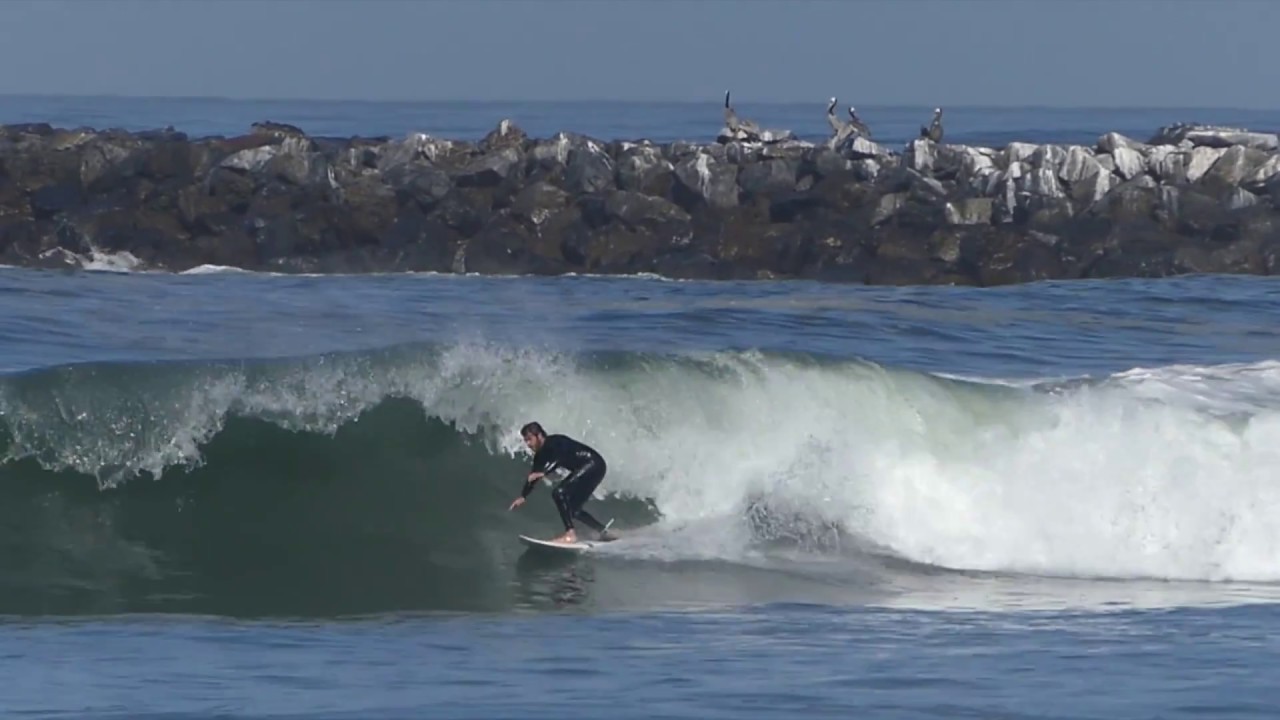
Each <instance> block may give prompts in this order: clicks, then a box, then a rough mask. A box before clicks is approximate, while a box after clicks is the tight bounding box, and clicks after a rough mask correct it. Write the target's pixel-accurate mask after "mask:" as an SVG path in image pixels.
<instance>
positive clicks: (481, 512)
mask: <svg viewBox="0 0 1280 720" xmlns="http://www.w3.org/2000/svg"><path fill="white" fill-rule="evenodd" d="M818 100H819V102H815V104H814V106H813V107H797V106H761V107H759V108H755V107H749V106H748V105H747V104H746V103H741V104H739V107H738V111H739V113H740V114H741V115H743V116H748V117H754V118H756V119H757V120H759V121H760V122H762V123H763V124H764V125H767V126H774V127H788V128H791V129H793V130H795V131H796V132H797V133H799V134H801V135H804V136H811V137H822V136H823V134H824V128H825V124H824V123H825V120H824V118H823V113H824V112H825V104H824V103H823V102H820V101H822V100H825V99H824V98H820V99H818ZM717 101H718V99H711V100H709V102H708V104H707V106H706V107H701V106H695V105H650V106H631V105H626V104H605V105H592V104H588V103H581V104H561V105H554V104H542V105H523V104H517V105H511V106H502V105H498V104H463V103H423V104H378V103H300V102H299V103H295V102H250V101H223V100H203V99H180V100H173V99H171V100H134V99H122V98H44V97H23V98H15V97H6V98H0V122H5V123H12V122H37V121H40V122H49V123H51V124H54V125H60V126H64V127H75V126H80V125H90V126H94V127H123V128H129V129H144V128H155V127H163V126H167V125H172V126H175V127H176V128H177V129H179V130H183V131H186V132H189V133H192V134H236V133H240V132H245V131H246V130H247V128H248V125H249V123H251V122H254V121H256V120H263V119H271V120H275V121H279V122H290V123H294V124H297V125H299V126H301V127H303V128H304V129H305V130H307V131H308V132H312V133H314V134H331V135H352V134H360V135H383V134H386V135H392V136H395V135H401V134H405V133H408V132H418V131H422V132H429V133H432V134H434V135H440V136H445V137H461V138H479V137H483V135H484V134H485V133H486V132H488V131H489V130H490V129H491V128H492V127H493V126H494V125H495V124H496V123H497V122H498V121H499V120H500V119H502V118H511V119H513V120H515V121H516V122H517V124H519V125H521V126H522V127H524V128H525V129H526V131H528V132H529V133H530V134H531V135H535V136H549V135H552V134H554V133H555V132H558V131H560V130H571V131H575V132H583V133H586V134H590V135H593V136H596V137H601V138H605V139H612V138H619V137H630V138H634V137H650V138H655V139H674V138H685V139H710V138H712V137H714V134H715V132H716V130H717V129H718V127H719V121H720V107H719V105H718V103H717ZM930 111H931V108H873V107H866V108H863V107H861V106H860V107H859V113H860V114H861V115H862V116H863V117H864V118H865V119H866V120H867V121H868V122H869V123H871V125H872V128H873V131H878V129H879V128H883V131H882V134H883V136H884V138H883V139H884V141H885V142H899V141H905V140H906V139H907V138H909V137H910V136H912V135H914V134H915V132H916V131H917V129H918V126H919V125H920V124H922V123H926V122H927V121H928V117H929V112H930ZM1189 120H1196V121H1201V122H1213V123H1222V124H1231V125H1244V126H1247V127H1251V128H1253V129H1260V130H1261V129H1271V130H1274V129H1275V128H1276V127H1277V125H1280V114H1278V113H1258V112H1242V111H1231V110H1218V111H1215V110H1199V111H1194V112H1193V111H1172V110H1123V111H1120V110H1105V111H1104V110H1080V109H1076V110H1055V109H982V108H957V109H954V110H948V115H947V121H948V133H949V136H952V135H951V134H952V133H954V138H955V139H956V141H957V142H971V143H987V144H997V145H1000V144H1003V143H1004V142H1008V141H1010V140H1026V141H1032V142H1082V143H1087V144H1092V142H1093V141H1094V140H1096V138H1097V136H1098V135H1101V134H1103V133H1105V132H1108V131H1112V130H1116V131H1120V132H1124V133H1126V134H1130V135H1132V136H1134V137H1137V138H1139V139H1141V138H1143V137H1144V136H1145V135H1147V134H1149V133H1151V132H1154V130H1155V129H1156V128H1158V127H1159V126H1161V125H1165V124H1169V123H1172V122H1179V121H1189ZM104 267H110V265H109V264H107V265H104ZM1277 318H1280V283H1277V281H1276V280H1275V279H1274V278H1269V277H1215V276H1188V277H1181V278H1171V279H1164V280H1105V281H1103V280H1098V281H1094V280H1090V281H1077V282H1044V283H1033V284H1027V285H1019V286H1009V287H1000V288H987V289H982V288H956V287H903V288H894V287H864V286H853V285H825V284H820V283H813V282H790V281H787V282H776V281H755V282H702V281H696V282H695V281H671V280H665V279H662V278H657V277H608V278H606V277H576V276H569V277H557V278H545V277H542V278H532V277H528V278H526V277H474V276H452V275H422V274H389V275H365V276H297V275H291V276H277V275H268V274H252V273H242V272H232V271H217V270H212V269H210V270H208V271H201V272H193V273H188V274H182V275H172V274H164V273H134V272H115V271H106V270H103V271H79V272H54V271H43V270H29V269H18V268H0V448H3V450H4V455H3V456H0V563H3V567H4V572H3V573H0V673H2V674H3V677H4V678H5V679H6V682H4V683H3V684H0V709H3V714H4V715H5V716H12V717H26V718H72V717H74V718H125V717H128V718H411V717H430V718H464V717H465V718H507V717H511V718H515V717H520V718H553V717H554V718H563V717H566V716H574V715H584V716H593V715H598V714H599V715H604V714H607V715H608V716H610V717H615V718H642V717H643V718H650V717H663V718H738V717H744V716H751V717H767V718H774V717H776V718H793V717H822V718H828V717H830V718H847V717H875V718H936V717H981V718H1081V719H1083V718H1117V717H1124V718H1165V719H1168V718H1269V717H1271V716H1272V715H1274V708H1275V707H1277V705H1280V690H1277V688H1280V670H1277V669H1276V668H1277V667H1280V642H1277V640H1276V639H1275V638H1276V633H1275V629H1276V628H1277V627H1278V626H1280V625H1278V623H1280V604H1278V601H1280V523H1277V522H1276V519H1277V517H1280V476H1278V475H1277V470H1276V468H1277V467H1280V335H1278V334H1277V332H1276V329H1275V328H1276V319H1277ZM529 420H538V421H540V422H542V423H543V424H544V425H545V426H546V427H547V428H548V430H550V431H552V432H563V433H567V434H569V435H572V436H574V437H577V438H580V439H582V440H584V441H586V442H588V443H590V444H591V445H593V446H594V447H596V448H598V449H599V450H600V451H601V452H602V453H603V454H604V455H605V457H606V458H607V459H608V461H609V474H608V476H607V477H606V479H605V482H604V484H603V485H602V487H601V493H600V495H599V496H598V497H597V498H595V499H593V500H592V501H591V502H590V503H589V505H588V508H589V509H590V510H591V511H592V512H593V514H595V515H597V516H598V517H604V518H613V519H614V520H615V525H614V527H615V528H617V529H618V530H619V533H620V539H619V540H618V541H617V542H614V543H610V544H608V545H605V546H603V547H601V548H600V549H599V550H597V551H594V552H592V553H590V554H586V555H581V556H558V555H551V554H547V553H539V552H536V551H530V550H528V549H527V548H525V547H524V546H523V545H521V544H520V543H519V542H518V541H517V540H516V535H517V534H521V533H525V534H531V535H535V536H550V535H552V534H553V533H556V532H558V531H559V530H560V527H559V525H558V521H557V518H556V514H555V511H554V509H553V507H552V505H551V501H550V499H549V497H548V493H547V492H546V488H540V489H538V490H536V491H535V492H534V494H533V495H532V496H531V497H530V499H529V502H528V504H527V505H526V506H525V507H523V508H520V509H519V510H517V511H514V512H509V511H508V510H507V506H508V504H509V503H510V501H511V500H512V499H513V498H514V497H515V496H516V495H517V493H518V492H519V488H520V485H521V482H522V480H523V477H524V474H525V473H526V472H527V468H528V462H529V458H528V457H527V455H525V454H524V453H523V452H522V446H521V443H520V438H519V437H518V434H517V431H518V428H519V427H520V426H521V425H522V424H523V423H525V422H527V421H529Z"/></svg>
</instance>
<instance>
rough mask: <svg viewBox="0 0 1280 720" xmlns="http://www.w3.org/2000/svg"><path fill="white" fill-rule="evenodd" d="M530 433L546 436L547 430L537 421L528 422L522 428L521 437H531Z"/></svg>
mask: <svg viewBox="0 0 1280 720" xmlns="http://www.w3.org/2000/svg"><path fill="white" fill-rule="evenodd" d="M530 435H538V436H541V437H546V436H547V431H546V430H543V429H542V426H541V425H539V424H538V423H536V422H531V423H526V424H525V426H524V427H522V428H520V437H529V436H530Z"/></svg>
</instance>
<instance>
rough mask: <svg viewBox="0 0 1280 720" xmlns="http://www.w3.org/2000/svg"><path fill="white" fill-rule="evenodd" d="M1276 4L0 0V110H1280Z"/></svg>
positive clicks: (1138, 0) (1191, 0)
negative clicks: (608, 102) (337, 105)
mask: <svg viewBox="0 0 1280 720" xmlns="http://www.w3.org/2000/svg"><path fill="white" fill-rule="evenodd" d="M1278 39H1280V0H1208V1H1202V0H1109V1H1104V0H973V1H967V0H892V1H887V0H886V1H879V0H845V1H843V2H836V1H827V2H805V1H804V0H792V1H791V2H773V1H766V0H738V1H737V2H729V1H727V0H726V1H721V0H689V1H685V0H574V1H570V0H559V1H555V0H506V1H504V2H498V1H489V0H465V1H464V2H453V1H449V0H438V1H434V2H432V1H427V0H421V1H412V0H394V1H393V0H360V1H356V0H328V1H327V2H321V1H316V2H312V1H309V0H257V1H254V0H85V1H82V2H61V1H59V0H38V1H37V2H28V1H25V0H3V1H0V68H3V72H0V93H4V94H26V93H39V94H72V95H134V96H174V95H177V96H213V97H239V98H278V99H294V98H315V99H369V100H435V99H462V100H509V101H515V100H533V99H550V100H565V99H600V98H608V99H636V100H696V101H706V100H707V98H708V97H719V96H720V95H722V94H723V92H724V90H725V89H726V88H732V89H733V92H734V95H735V97H738V98H741V101H742V102H743V103H750V102H766V101H802V102H813V101H814V98H815V97H816V98H821V99H825V98H827V97H829V96H830V95H833V94H835V95H839V96H840V98H841V102H849V103H855V104H859V105H884V104H910V105H932V104H940V105H948V106H956V105H1014V106H1016V105H1050V106H1071V105H1080V106H1100V107H1101V106H1130V107H1132V106H1199V107H1207V106H1220V107H1221V106H1228V107H1241V108H1276V107H1280V72H1278V71H1277V68H1280V40H1278Z"/></svg>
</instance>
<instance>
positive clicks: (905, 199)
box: [0, 120, 1280, 286]
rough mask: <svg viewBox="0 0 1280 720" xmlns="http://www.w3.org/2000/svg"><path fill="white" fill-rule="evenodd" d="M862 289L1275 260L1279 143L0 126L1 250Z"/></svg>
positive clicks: (1180, 132) (1199, 130)
mask: <svg viewBox="0 0 1280 720" xmlns="http://www.w3.org/2000/svg"><path fill="white" fill-rule="evenodd" d="M103 258H126V259H127V262H123V263H117V264H120V265H122V266H124V267H132V268H138V269H150V270H158V271H174V272H180V271H185V270H188V269H191V268H195V267H199V266H210V265H213V266H228V267H234V268H242V269H246V270H256V271H272V272H286V273H289V272H308V273H330V272H332V273H339V272H341V273H353V272H395V271H432V272H441V273H481V274H538V275H554V274H564V273H594V274H638V273H651V274H658V275H663V276H667V277H675V278H706V279H769V278H805V279H816V280H821V281H833V282H853V283H871V284H937V283H949V284H965V285H983V286H987V285H1000V284H1008V283H1018V282H1028V281H1034V280H1043V279H1065V278H1097V277H1126V276H1127V277H1160V276H1170V275H1178V274H1184V273H1209V272H1213V273H1250V274H1276V273H1280V260H1278V259H1277V258H1280V142H1277V136H1276V135H1275V134H1269V133H1265V132H1254V131H1250V130H1244V129H1240V128H1221V127H1213V126H1203V125H1194V124H1185V125H1171V126H1169V127H1166V128H1160V129H1159V130H1157V131H1156V132H1155V133H1154V134H1153V135H1152V136H1151V137H1149V138H1147V139H1146V140H1136V139H1133V138H1129V137H1125V136H1123V135H1120V134H1117V133H1106V134H1103V135H1101V136H1100V137H1099V138H1098V139H1097V142H1096V143H1094V144H1092V145H1088V146H1083V145H1059V144H1033V143H1022V142H1014V143H1010V144H1008V145H1007V146H1005V147H1000V148H988V147H973V146H965V145H956V144H951V143H945V142H943V143H938V142H934V141H933V140H931V139H929V138H927V137H920V138H915V139H912V140H911V141H909V142H907V143H906V144H905V145H903V146H901V147H895V148H890V147H887V146H885V145H882V144H879V143H877V142H873V141H872V140H870V139H868V138H866V137H862V136H860V135H859V136H851V137H845V138H842V139H841V140H840V141H839V142H835V141H832V142H822V141H818V142H809V141H807V140H802V139H799V138H797V137H795V136H794V135H792V134H791V133H789V132H786V131H773V130H760V129H759V128H757V127H755V126H754V125H751V124H748V123H738V124H736V125H735V126H734V127H733V128H732V129H730V128H729V127H726V128H725V130H724V131H722V132H720V133H719V136H718V138H717V139H716V140H715V141H713V142H708V143H695V142H687V141H679V142H670V143H662V144H659V143H653V142H649V141H646V140H634V141H633V140H601V139H597V138H592V137H587V136H583V135H578V134H574V133H567V132H564V133H558V134H556V135H555V136H553V137H550V138H531V137H529V136H528V135H527V134H526V133H525V132H524V131H523V130H521V129H520V128H519V127H518V126H517V125H516V123H515V122H512V121H511V120H503V121H502V122H500V123H498V125H497V126H496V127H495V128H494V130H493V131H492V132H490V133H489V134H488V135H487V136H485V137H484V138H483V139H482V140H479V141H475V142H472V141H461V140H451V139H445V138H439V137H435V136H433V135H430V134H427V133H412V134H409V135H407V136H404V137H375V138H360V137H356V138H334V137H318V136H311V135H308V134H307V133H306V132H304V130H303V129H301V128H297V127H295V126H292V125H286V124H283V123H277V122H271V121H263V122H261V123H255V124H254V125H253V126H251V127H250V128H247V129H246V132H245V133H244V134H243V135H238V136H231V137H224V136H213V137H199V138H193V137H189V136H187V135H186V134H184V133H181V132H177V131H175V130H173V129H172V128H165V129H162V130H155V131H147V132H125V131H121V130H95V129H92V128H73V129H66V128H55V127H52V126H50V125H48V124H27V125H8V126H0V263H3V264H7V265H17V266H25V267H44V268H77V267H84V266H88V265H89V264H91V263H93V264H94V266H95V267H100V266H101V265H102V264H103Z"/></svg>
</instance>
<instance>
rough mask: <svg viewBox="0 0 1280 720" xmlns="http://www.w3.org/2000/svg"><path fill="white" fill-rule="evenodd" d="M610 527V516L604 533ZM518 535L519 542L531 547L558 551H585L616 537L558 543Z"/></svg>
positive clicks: (611, 524)
mask: <svg viewBox="0 0 1280 720" xmlns="http://www.w3.org/2000/svg"><path fill="white" fill-rule="evenodd" d="M610 527H613V519H612V518H610V519H609V522H607V523H605V524H604V531H605V532H606V533H607V532H609V528H610ZM518 537H519V538H520V542H522V543H524V544H525V545H528V546H529V547H531V548H539V549H547V550H556V551H559V552H585V551H587V550H590V549H591V548H594V547H596V546H597V545H603V544H605V543H610V542H613V541H614V540H617V538H616V537H611V538H609V539H608V540H579V541H578V542H576V543H558V542H551V541H549V540H539V539H538V538H532V537H529V536H528V535H520V536H518Z"/></svg>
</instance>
